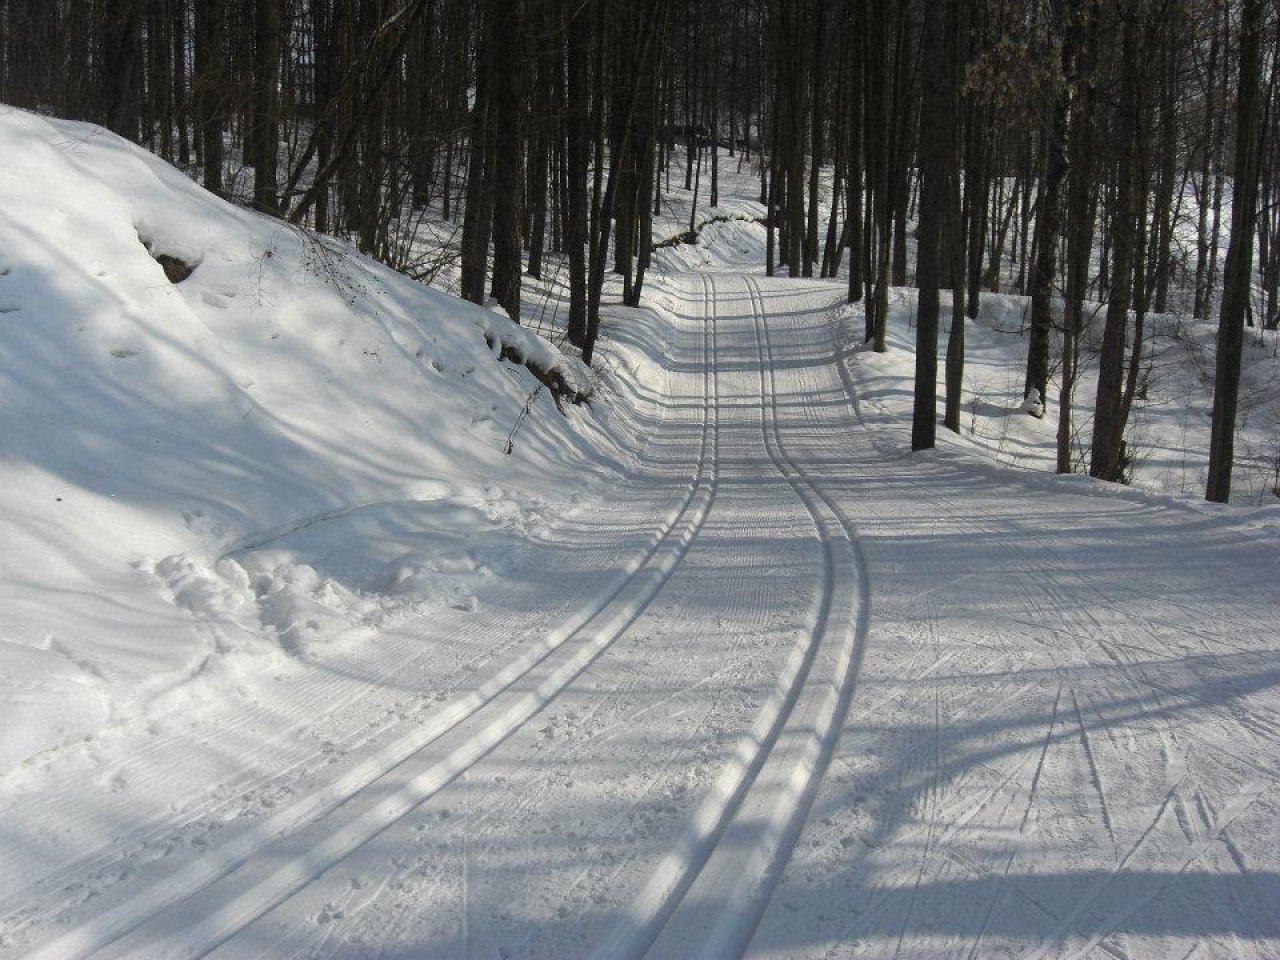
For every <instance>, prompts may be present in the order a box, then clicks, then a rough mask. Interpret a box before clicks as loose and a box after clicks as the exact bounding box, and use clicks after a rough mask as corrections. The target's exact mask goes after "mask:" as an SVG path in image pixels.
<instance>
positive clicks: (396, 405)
mask: <svg viewBox="0 0 1280 960" xmlns="http://www.w3.org/2000/svg"><path fill="white" fill-rule="evenodd" d="M0 143H3V145H4V148H3V151H0V344H2V349H0V436H3V438H4V439H3V446H2V447H0V545H2V547H3V549H0V597H2V599H0V611H2V615H0V702H2V703H3V704H5V707H4V713H3V715H2V716H0V726H2V727H3V728H4V729H5V731H6V734H5V736H4V737H3V739H2V740H0V771H4V770H7V771H9V772H10V773H12V772H13V770H14V769H15V767H16V766H17V765H20V764H21V763H22V762H23V761H24V760H29V759H30V758H32V757H33V756H36V755H39V754H41V753H42V751H48V750H50V749H52V748H57V747H59V746H61V745H65V744H68V743H72V742H77V741H81V740H84V739H86V738H88V739H92V738H93V737H94V736H95V735H100V733H101V731H102V730H103V729H104V727H109V726H110V725H112V724H121V723H128V722H130V721H135V720H142V719H144V718H146V717H147V716H148V715H150V714H153V713H155V712H157V711H159V712H163V711H165V710H169V709H172V707H173V706H174V704H175V703H180V702H181V701H182V698H183V697H185V696H187V695H188V694H190V693H191V692H192V691H193V690H195V689H198V684H193V681H199V682H203V683H207V682H210V681H212V682H215V683H222V684H225V683H232V684H234V683H235V682H236V677H237V676H240V675H241V674H243V673H244V670H245V669H246V668H245V667H244V666H243V665H242V666H241V667H239V668H233V667H231V666H230V665H231V664H232V663H234V662H235V661H236V658H237V657H240V659H241V660H244V662H245V663H246V664H248V663H252V664H254V669H261V667H262V666H263V665H264V663H271V662H275V661H274V659H273V658H278V657H279V656H280V655H282V654H281V651H282V650H285V649H286V648H289V645H290V644H293V648H292V649H289V650H288V652H291V653H295V654H296V653H298V652H299V650H300V649H302V650H303V652H305V649H303V648H302V647H299V646H298V645H299V644H301V643H302V640H303V639H304V638H305V637H311V636H318V635H322V634H324V632H325V624H324V618H323V617H321V616H319V615H317V614H316V613H315V612H314V611H312V612H310V613H309V612H308V609H309V607H315V606H316V604H317V603H319V601H317V600H316V598H317V597H320V598H321V599H323V600H325V601H326V602H324V603H320V604H319V605H320V606H322V607H325V608H326V609H330V610H332V609H338V610H344V611H347V612H348V613H349V614H350V616H349V617H347V618H346V619H347V620H350V621H360V620H361V618H363V619H364V620H366V621H367V620H368V618H369V617H370V616H373V615H374V614H376V613H378V612H379V611H382V612H384V613H385V611H386V610H387V608H388V606H389V605H390V606H395V605H396V604H404V603H412V604H416V607H415V609H417V610H419V611H421V610H422V609H425V608H427V607H429V606H430V605H431V604H437V603H455V604H456V603H462V604H465V603H467V602H468V599H467V595H466V592H467V584H468V582H469V578H470V579H474V578H476V577H483V576H485V575H486V573H487V572H491V571H492V569H493V565H492V564H491V563H489V562H488V561H487V560H486V557H487V556H488V555H487V554H484V555H482V554H483V551H481V553H480V554H478V553H476V551H475V550H474V549H472V548H471V547H470V546H469V545H468V543H467V542H466V541H467V536H466V532H467V531H468V529H472V528H474V529H476V530H480V529H482V528H483V529H490V528H492V526H493V525H494V524H495V523H498V524H500V525H501V524H507V525H508V526H509V525H510V522H512V518H513V517H522V516H525V513H524V512H522V511H526V510H527V509H532V508H531V507H530V504H531V503H532V504H533V507H534V508H536V506H537V502H538V500H539V497H540V496H541V494H537V495H535V494H529V493H521V492H520V491H521V490H522V489H523V490H528V489H533V488H534V487H538V488H539V489H545V488H546V487H547V485H546V484H545V482H542V483H541V486H539V480H538V478H544V479H545V478H546V477H548V476H551V477H555V476H560V477H563V476H564V475H565V474H566V472H567V471H569V470H578V469H580V467H581V463H582V462H583V458H584V456H585V457H589V458H590V460H591V462H593V463H595V464H596V465H597V470H603V471H605V472H609V471H611V470H612V469H614V467H615V466H616V464H614V463H613V462H612V461H610V460H609V458H608V456H607V455H606V456H604V457H601V456H600V455H599V453H598V452H597V448H599V446H600V444H601V442H602V440H601V438H602V437H605V436H606V435H608V434H609V432H610V431H609V430H608V429H606V428H605V427H604V426H603V425H602V422H601V418H602V417H607V413H600V412H595V413H592V412H590V411H585V410H582V409H581V408H576V409H574V410H571V411H570V412H569V413H568V415H567V416H561V415H560V414H559V413H557V412H556V410H555V407H554V405H553V403H552V400H551V398H550V397H549V396H547V393H546V391H545V390H544V391H539V389H538V388H539V384H538V382H537V381H536V380H535V379H534V377H533V376H532V375H531V374H530V373H529V372H528V371H527V370H525V369H523V368H521V367H518V366H516V365H513V364H510V363H499V362H497V360H496V359H495V354H505V355H507V356H516V357H519V358H528V359H530V360H536V362H537V363H538V364H540V365H542V366H543V367H544V368H550V369H552V370H553V371H554V372H555V373H556V374H557V375H558V376H560V377H561V378H562V379H563V380H564V381H565V382H567V383H569V384H571V385H572V386H573V387H574V389H575V390H577V391H579V392H587V391H588V390H589V389H590V383H589V372H588V371H586V369H585V368H584V367H582V365H581V363H580V362H578V361H576V360H571V359H569V358H567V357H564V356H563V355H562V354H560V353H559V351H558V350H556V348H554V347H553V346H552V345H550V344H549V343H547V342H546V341H544V340H541V339H540V338H538V337H536V336H535V335H534V334H532V333H529V332H528V331H526V330H524V329H523V328H521V327H519V326H517V325H515V324H513V323H511V321H510V320H508V319H507V318H506V317H505V316H502V315H498V314H495V313H493V312H491V311H488V310H483V309H481V308H478V307H475V306H473V305H471V304H466V303H463V302H461V301H458V300H456V299H454V298H451V297H447V296H444V295H442V294H439V293H436V292H433V291H431V290H428V289H426V288H425V287H423V286H421V285H420V284H417V283H414V282H413V281H411V280H408V279H406V278H404V277H402V276H400V275H398V274H396V273H394V272H392V271H390V270H388V269H386V268H384V267H382V266H381V265H379V264H377V263H376V262H374V261H372V260H370V259H368V258H365V257H362V256H360V255H358V254H357V253H355V252H354V251H353V250H352V249H350V248H348V247H347V246H345V245H343V244H341V243H339V242H337V241H334V240H331V239H329V238H322V237H317V236H314V235H310V234H307V233H305V232H302V231H299V230H297V229H294V228H292V227H290V226H289V225H287V224H284V223H282V222H280V221H278V220H274V219H270V218H267V217H263V216H259V215H256V214H254V213H251V212H248V211H245V210H241V209H238V208H235V207H232V206H231V205H229V204H227V203H224V202H223V201H221V200H219V199H218V198H216V197H214V196H212V195H211V194H209V193H207V192H205V191H204V190H202V189H200V188H199V187H198V186H196V185H195V184H193V183H192V182H191V181H190V180H189V179H188V178H187V177H186V176H185V175H183V174H182V173H181V172H180V171H178V170H176V169H174V168H173V167H171V166H169V165H168V164H166V163H164V162H162V161H160V160H159V159H157V158H155V157H154V156H152V155H150V154H148V153H146V152H145V151H144V150H142V149H141V148H139V147H136V146H134V145H132V144H130V143H128V142H126V141H124V140H122V139H120V138H118V137H116V136H114V135H112V134H110V133H108V132H106V131H105V130H102V129H101V128H98V127H95V126H92V125H88V124H80V123H72V122H66V121H55V120H48V119H44V118H40V117H37V116H35V115H32V114H29V113H26V112H23V111H19V110H14V109H10V108H0ZM175 281H176V282H175ZM526 406H530V407H531V409H532V416H531V417H529V418H528V422H527V423H525V424H524V425H523V426H522V428H521V431H520V435H519V439H518V441H517V442H516V444H515V445H514V448H513V453H512V455H507V454H506V452H505V451H506V448H507V440H508V434H509V432H510V430H511V428H512V425H513V423H514V422H515V421H516V420H517V418H518V417H519V416H520V413H521V411H522V410H524V409H525V408H526ZM499 473H501V475H502V476H503V478H504V480H503V482H504V485H506V487H507V489H505V490H504V489H502V488H498V487H495V486H493V485H492V483H491V481H492V479H493V477H494V476H495V475H498V474H499ZM397 503H401V504H403V503H410V504H413V505H415V506H416V507H417V508H418V509H417V513H416V514H415V516H414V518H413V522H414V523H416V524H418V527H419V532H420V533H421V536H420V537H419V540H420V543H419V544H418V549H416V550H415V551H413V552H411V553H405V551H404V549H402V542H403V540H404V536H403V530H401V531H399V532H400V534H401V536H400V541H398V542H400V543H401V546H395V547H393V546H392V545H390V542H389V541H388V542H383V541H379V540H378V538H377V529H376V528H378V527H379V526H380V525H382V526H384V527H385V525H386V524H387V523H390V522H391V518H390V516H389V514H388V511H390V510H392V507H391V506H388V505H394V504H397ZM367 505H378V509H380V510H381V511H382V512H381V513H380V514H378V513H377V510H374V513H375V514H377V515H376V516H374V517H372V518H371V517H370V516H369V515H368V512H369V510H370V509H373V508H372V507H368V506H367ZM429 505H434V506H435V508H437V513H438V514H439V515H440V516H441V517H442V518H445V519H447V520H448V523H449V529H450V530H451V531H452V532H451V533H450V534H449V535H448V536H445V535H444V533H443V532H442V531H443V526H440V525H437V528H436V533H439V534H440V535H439V536H433V535H431V530H430V529H429V528H431V526H432V524H431V523H430V522H429V519H424V517H427V516H428V514H429V511H428V512H427V513H424V510H426V508H427V506H429ZM495 505H496V506H495ZM361 508H365V509H364V510H363V511H362V509H361ZM346 514H357V515H355V516H353V517H352V519H351V520H350V521H349V522H348V523H347V524H346V525H345V527H344V526H342V525H341V524H339V525H331V526H330V530H331V533H330V536H338V537H341V536H359V537H361V538H362V539H363V540H364V541H365V543H366V545H365V547H364V548H363V549H362V550H361V551H360V552H359V553H358V556H359V558H360V560H361V562H362V563H365V564H366V565H367V566H366V569H364V570H361V571H350V570H346V571H331V570H327V569H326V568H325V566H324V562H323V561H324V558H325V557H326V556H328V555H330V554H332V553H333V552H334V551H333V549H332V544H327V545H326V543H316V542H313V543H311V544H310V546H309V549H310V552H309V553H306V552H305V551H301V548H297V549H295V548H294V547H293V546H292V545H290V544H288V543H285V541H284V540H282V539H281V538H286V539H287V535H290V534H292V533H295V532H296V531H297V530H299V529H301V528H305V527H307V526H308V524H309V523H310V522H311V521H314V520H315V519H316V518H333V517H339V516H344V515H346ZM495 517H496V518H497V519H495ZM504 518H505V519H504ZM401 519H402V520H403V519H404V518H403V517H402V518H401ZM332 531H336V532H332ZM526 532H527V531H526ZM314 539H315V538H314V537H313V540H314ZM411 539H412V538H411ZM277 541H279V542H277ZM379 544H382V546H383V549H380V548H379ZM268 545H271V546H274V547H281V546H282V545H283V547H282V549H279V550H276V551H275V552H274V553H261V552H260V553H259V554H256V555H255V556H254V557H253V558H252V559H251V560H250V559H247V558H246V554H245V550H246V548H248V547H258V548H263V547H266V546H268ZM499 552H502V551H499ZM507 552H508V553H509V551H507ZM338 573H342V574H344V575H343V576H338V575H337V574H338ZM309 598H310V599H309ZM313 601H314V602H313ZM211 619H221V620H224V621H229V622H233V623H236V624H238V625H239V627H240V629H239V630H238V631H231V632H228V631H226V630H220V631H218V632H217V634H216V636H215V635H214V634H213V633H212V632H210V631H208V630H207V629H204V627H205V626H206V625H207V622H208V621H209V620H211ZM349 625H350V624H349V623H348V624H347V626H349ZM343 629H345V627H344V628H343ZM336 632H338V633H342V632H343V630H342V629H338V630H337V631H336ZM346 634H347V635H349V634H350V631H349V630H347V631H346ZM228 637H231V638H236V637H238V638H239V639H228ZM245 658H247V659H245ZM178 691H184V692H183V693H181V694H178Z"/></svg>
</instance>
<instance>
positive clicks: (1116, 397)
mask: <svg viewBox="0 0 1280 960" xmlns="http://www.w3.org/2000/svg"><path fill="white" fill-rule="evenodd" d="M1122 16H1123V20H1124V27H1123V30H1124V35H1123V36H1124V39H1123V54H1122V61H1121V66H1120V102H1119V108H1118V110H1117V114H1116V120H1115V125H1114V131H1113V146H1114V149H1113V153H1114V155H1115V156H1116V157H1118V162H1117V172H1116V204H1115V216H1114V218H1113V220H1112V227H1111V232H1112V249H1113V251H1114V259H1113V261H1112V275H1111V290H1110V295H1109V297H1108V299H1107V318H1106V323H1105V325H1104V326H1103V333H1102V355H1101V357H1100V358H1099V363H1098V391H1097V399H1096V402H1095V404H1094V412H1093V447H1092V451H1091V454H1090V462H1089V474H1090V475H1091V476H1094V477H1100V478H1101V479H1103V480H1111V481H1120V480H1122V479H1123V478H1124V471H1125V468H1126V466H1127V464H1126V463H1125V460H1126V457H1125V454H1124V436H1123V423H1122V420H1121V390H1122V387H1123V377H1124V347H1125V331H1126V329H1127V327H1128V319H1129V304H1130V294H1131V291H1132V283H1133V263H1134V258H1135V255H1136V252H1137V251H1135V250H1134V224H1135V221H1136V219H1137V211H1136V209H1135V198H1134V192H1135V191H1134V177H1135V170H1134V164H1135V156H1134V149H1133V140H1134V130H1135V125H1136V124H1135V120H1136V118H1135V116H1134V113H1135V110H1136V109H1137V88H1138V83H1139V75H1138V72H1139V70H1140V69H1141V65H1140V64H1139V63H1138V59H1137V58H1138V14H1137V12H1136V10H1135V3H1134V0H1129V2H1128V3H1127V4H1126V7H1125V10H1124V13H1123V15H1122Z"/></svg>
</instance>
